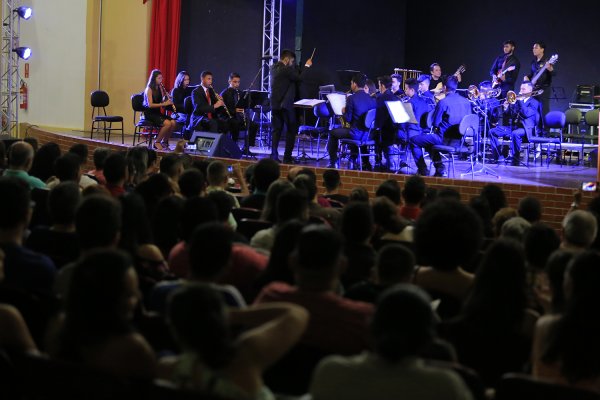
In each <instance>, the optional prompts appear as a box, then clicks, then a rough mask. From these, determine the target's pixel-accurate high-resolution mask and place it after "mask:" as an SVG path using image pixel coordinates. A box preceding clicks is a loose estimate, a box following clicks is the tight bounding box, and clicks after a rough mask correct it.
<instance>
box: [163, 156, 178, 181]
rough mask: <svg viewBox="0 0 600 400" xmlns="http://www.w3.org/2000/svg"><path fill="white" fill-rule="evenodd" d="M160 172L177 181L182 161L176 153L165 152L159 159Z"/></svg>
mask: <svg viewBox="0 0 600 400" xmlns="http://www.w3.org/2000/svg"><path fill="white" fill-rule="evenodd" d="M160 172H161V173H163V174H165V175H167V176H168V177H169V178H171V179H172V180H173V181H175V182H177V181H178V180H179V177H180V176H181V174H182V173H183V162H182V160H181V157H179V156H178V155H177V154H167V155H165V156H163V157H162V158H161V159H160Z"/></svg>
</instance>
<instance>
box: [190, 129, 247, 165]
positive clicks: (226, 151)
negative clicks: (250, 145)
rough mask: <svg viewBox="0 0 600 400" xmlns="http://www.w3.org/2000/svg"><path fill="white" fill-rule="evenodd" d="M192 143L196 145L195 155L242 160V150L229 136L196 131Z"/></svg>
mask: <svg viewBox="0 0 600 400" xmlns="http://www.w3.org/2000/svg"><path fill="white" fill-rule="evenodd" d="M190 143H192V144H195V145H196V151H195V154H198V155H203V156H206V157H222V158H235V159H240V158H242V150H240V148H239V147H238V145H237V144H236V143H235V142H234V141H233V140H231V138H230V137H229V135H227V134H221V133H214V132H201V131H194V133H193V134H192V137H191V139H190Z"/></svg>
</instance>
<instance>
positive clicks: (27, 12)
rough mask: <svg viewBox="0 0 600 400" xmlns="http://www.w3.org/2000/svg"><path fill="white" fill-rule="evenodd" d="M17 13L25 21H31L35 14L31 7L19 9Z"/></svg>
mask: <svg viewBox="0 0 600 400" xmlns="http://www.w3.org/2000/svg"><path fill="white" fill-rule="evenodd" d="M15 12H16V13H17V14H19V17H21V18H23V19H29V18H31V13H32V12H33V10H32V9H31V7H27V6H21V7H19V8H17V9H16V10H15Z"/></svg>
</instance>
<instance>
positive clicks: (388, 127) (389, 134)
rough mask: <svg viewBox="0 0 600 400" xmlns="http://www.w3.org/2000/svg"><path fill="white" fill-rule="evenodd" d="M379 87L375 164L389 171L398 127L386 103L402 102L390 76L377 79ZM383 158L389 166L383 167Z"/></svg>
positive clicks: (376, 113)
mask: <svg viewBox="0 0 600 400" xmlns="http://www.w3.org/2000/svg"><path fill="white" fill-rule="evenodd" d="M377 82H378V85H379V93H380V95H379V97H377V102H376V105H377V106H376V107H377V111H376V112H375V128H376V129H378V130H379V132H380V134H379V135H376V136H375V142H376V143H377V144H376V151H375V152H376V154H377V155H376V156H375V162H376V167H378V168H379V169H381V170H389V167H390V146H392V144H394V140H395V138H396V132H397V131H398V127H397V126H396V124H394V121H393V120H392V117H391V116H390V113H389V111H388V109H387V106H386V105H385V102H386V101H400V99H399V98H398V97H396V96H395V95H394V94H393V93H392V78H391V77H390V76H389V75H384V76H380V77H378V78H377ZM382 154H383V156H384V157H385V160H386V162H387V164H386V165H385V167H384V166H383V157H382Z"/></svg>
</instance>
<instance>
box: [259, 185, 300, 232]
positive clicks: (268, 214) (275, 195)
mask: <svg viewBox="0 0 600 400" xmlns="http://www.w3.org/2000/svg"><path fill="white" fill-rule="evenodd" d="M293 188H294V185H293V184H292V182H290V181H287V180H283V179H278V180H276V181H275V182H273V183H271V184H270V185H269V189H268V190H267V197H266V198H265V204H264V206H263V211H262V215H261V219H263V220H265V221H269V222H272V223H275V222H277V200H278V199H279V195H281V193H283V192H284V191H285V190H288V189H293Z"/></svg>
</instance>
